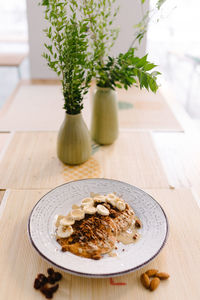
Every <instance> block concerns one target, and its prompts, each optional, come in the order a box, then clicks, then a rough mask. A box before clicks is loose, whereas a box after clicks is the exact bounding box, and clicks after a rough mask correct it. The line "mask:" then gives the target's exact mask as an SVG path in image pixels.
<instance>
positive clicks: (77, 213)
mask: <svg viewBox="0 0 200 300" xmlns="http://www.w3.org/2000/svg"><path fill="white" fill-rule="evenodd" d="M70 214H71V218H72V219H73V220H75V221H80V220H82V219H84V217H85V212H84V211H83V210H82V209H80V208H79V209H78V208H77V209H73V210H72V211H71V213H70Z"/></svg>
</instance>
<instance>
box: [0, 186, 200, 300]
mask: <svg viewBox="0 0 200 300" xmlns="http://www.w3.org/2000/svg"><path fill="white" fill-rule="evenodd" d="M45 192H46V191H44V190H43V191H39V190H34V191H33V190H32V191H29V190H26V191H11V192H10V194H9V196H8V199H7V204H6V207H5V211H4V214H3V216H2V219H1V220H0V225H1V226H0V239H1V247H0V266H1V270H2V271H3V276H2V277H1V280H0V295H1V298H2V299H8V300H11V299H16V300H27V299H29V300H32V299H36V297H37V299H44V298H43V296H41V295H40V293H39V292H38V291H36V290H34V289H33V281H34V278H35V276H36V275H37V274H38V273H40V272H46V269H47V267H49V264H48V263H46V262H45V261H44V260H43V259H42V258H41V257H40V256H39V255H38V254H37V253H36V251H35V250H34V249H33V247H32V246H31V244H30V242H29V240H28V236H27V229H26V228H27V220H28V216H29V213H30V211H31V209H32V207H33V206H34V204H35V203H36V202H37V201H38V199H39V198H40V197H41V196H42V195H43V194H44V193H45ZM147 192H149V193H150V194H151V195H152V196H154V197H155V198H156V200H157V201H158V202H159V203H160V204H161V205H162V206H163V208H164V210H165V212H166V214H167V216H168V219H169V225H170V232H169V238H168V240H167V244H166V246H165V247H164V249H163V250H162V251H161V253H160V254H159V256H158V257H157V258H156V259H155V260H154V261H153V262H151V263H150V264H149V265H148V266H146V267H144V268H143V269H141V270H139V271H137V272H134V273H130V274H129V275H124V276H121V277H118V278H114V279H113V280H112V281H111V282H112V285H111V284H110V283H111V282H110V280H109V279H87V278H81V277H76V276H72V275H69V274H64V273H63V275H64V279H63V280H62V282H60V288H59V290H58V292H57V293H56V295H55V299H58V300H62V299H63V300H64V299H69V300H74V299H76V300H94V299H95V300H102V299H105V300H107V299H120V300H130V299H134V300H141V299H143V300H149V299H153V300H160V299H162V300H165V299H166V300H167V299H173V300H180V299H181V300H190V299H193V300H198V299H199V298H200V286H199V277H198V272H197V270H198V268H199V264H200V252H199V248H200V240H199V236H200V227H199V226H198V223H199V218H200V211H199V209H198V207H197V204H196V202H195V200H194V199H193V196H192V193H191V192H190V191H189V190H187V189H181V190H173V191H172V190H165V189H162V190H147ZM188 212H189V214H188ZM8 226H9V230H8ZM149 268H156V269H159V270H160V271H165V272H168V273H169V274H170V279H169V280H167V281H162V282H161V284H160V286H159V288H158V289H157V290H156V291H155V292H153V293H152V292H149V291H148V290H146V289H144V288H143V286H142V285H141V283H140V281H139V276H140V274H141V273H142V272H144V271H146V270H147V269H149ZM113 282H114V283H121V282H122V283H125V285H113ZM10 287H12V288H10Z"/></svg>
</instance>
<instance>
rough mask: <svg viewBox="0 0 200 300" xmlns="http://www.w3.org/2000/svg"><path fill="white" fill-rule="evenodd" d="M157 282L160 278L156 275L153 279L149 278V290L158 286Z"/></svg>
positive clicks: (158, 282) (153, 289)
mask: <svg viewBox="0 0 200 300" xmlns="http://www.w3.org/2000/svg"><path fill="white" fill-rule="evenodd" d="M159 284H160V279H159V278H158V277H155V278H154V279H152V280H151V283H150V287H149V288H150V290H151V291H155V290H156V289H157V287H158V286H159Z"/></svg>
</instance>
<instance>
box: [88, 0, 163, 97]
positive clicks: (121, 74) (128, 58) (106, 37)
mask: <svg viewBox="0 0 200 300" xmlns="http://www.w3.org/2000/svg"><path fill="white" fill-rule="evenodd" d="M141 1H142V4H143V3H144V2H145V0H141ZM162 1H163V0H162ZM115 2H116V0H85V1H84V7H82V10H83V15H84V17H85V18H86V19H88V22H89V35H90V40H91V42H92V43H91V44H92V49H93V52H94V61H95V65H94V71H95V77H96V81H97V86H99V87H107V88H111V89H115V88H116V87H118V88H122V87H124V88H125V89H128V87H130V86H132V85H135V86H138V87H140V88H143V87H144V88H146V89H147V90H149V89H150V90H152V91H153V92H156V91H157V89H158V84H157V76H158V75H159V74H160V73H159V72H157V71H154V72H150V71H151V70H152V69H153V68H155V67H156V65H154V64H153V63H150V62H149V61H147V55H145V56H144V57H142V58H139V57H137V56H135V48H133V47H132V46H131V47H130V48H129V49H128V50H127V52H126V53H121V54H119V55H118V56H117V57H111V56H109V55H108V53H109V51H110V49H111V48H112V46H113V45H114V43H115V41H116V39H117V37H118V32H119V30H118V28H117V29H116V28H115V27H114V28H113V25H114V23H115V18H116V16H117V13H118V11H119V8H118V7H116V8H115V9H113V6H114V5H115ZM112 11H113V13H112ZM145 18H146V19H147V15H146V17H145ZM145 18H144V20H142V24H143V23H144V22H145V20H146V19H145ZM138 27H139V25H138ZM140 27H141V26H140ZM146 27H147V25H146ZM144 35H145V30H144V29H143V33H141V28H140V32H139V33H137V36H136V38H135V39H138V40H139V41H141V39H142V38H143V37H144Z"/></svg>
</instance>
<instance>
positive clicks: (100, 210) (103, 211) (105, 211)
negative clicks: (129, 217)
mask: <svg viewBox="0 0 200 300" xmlns="http://www.w3.org/2000/svg"><path fill="white" fill-rule="evenodd" d="M97 212H98V214H100V215H102V216H108V215H109V210H108V209H107V208H106V207H105V206H103V205H101V204H99V205H97Z"/></svg>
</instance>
